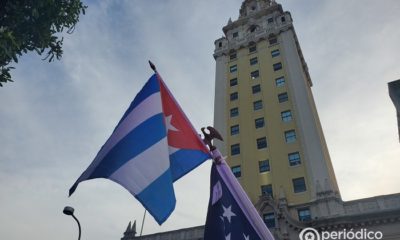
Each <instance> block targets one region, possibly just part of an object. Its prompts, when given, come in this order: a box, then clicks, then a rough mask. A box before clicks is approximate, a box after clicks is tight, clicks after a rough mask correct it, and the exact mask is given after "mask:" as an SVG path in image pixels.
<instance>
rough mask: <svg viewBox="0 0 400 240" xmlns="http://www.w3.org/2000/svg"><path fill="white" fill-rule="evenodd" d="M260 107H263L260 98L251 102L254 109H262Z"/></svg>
mask: <svg viewBox="0 0 400 240" xmlns="http://www.w3.org/2000/svg"><path fill="white" fill-rule="evenodd" d="M262 107H263V105H262V101H261V100H258V101H255V102H253V109H254V111H257V110H260V109H262Z"/></svg>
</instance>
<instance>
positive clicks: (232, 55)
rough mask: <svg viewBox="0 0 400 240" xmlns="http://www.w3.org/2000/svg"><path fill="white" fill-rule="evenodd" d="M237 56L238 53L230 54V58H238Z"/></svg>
mask: <svg viewBox="0 0 400 240" xmlns="http://www.w3.org/2000/svg"><path fill="white" fill-rule="evenodd" d="M236 57H237V56H236V53H231V55H229V59H230V60H233V59H236Z"/></svg>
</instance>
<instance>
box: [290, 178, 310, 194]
mask: <svg viewBox="0 0 400 240" xmlns="http://www.w3.org/2000/svg"><path fill="white" fill-rule="evenodd" d="M292 181H293V190H294V192H295V193H300V192H305V191H306V190H307V189H306V182H305V181H304V178H303V177H301V178H295V179H292Z"/></svg>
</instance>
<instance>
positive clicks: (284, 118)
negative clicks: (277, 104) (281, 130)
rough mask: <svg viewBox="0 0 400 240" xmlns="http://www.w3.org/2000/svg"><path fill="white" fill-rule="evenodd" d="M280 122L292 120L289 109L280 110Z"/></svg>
mask: <svg viewBox="0 0 400 240" xmlns="http://www.w3.org/2000/svg"><path fill="white" fill-rule="evenodd" d="M281 118H282V122H290V121H292V112H291V111H290V110H287V111H283V112H281Z"/></svg>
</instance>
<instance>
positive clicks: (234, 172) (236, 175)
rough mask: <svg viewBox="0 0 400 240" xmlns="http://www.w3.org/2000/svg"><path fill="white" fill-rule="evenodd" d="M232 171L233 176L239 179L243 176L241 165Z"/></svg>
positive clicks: (232, 168)
mask: <svg viewBox="0 0 400 240" xmlns="http://www.w3.org/2000/svg"><path fill="white" fill-rule="evenodd" d="M231 170H232V173H233V175H235V177H237V178H238V177H241V176H242V169H241V168H240V165H238V166H234V167H231Z"/></svg>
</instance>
